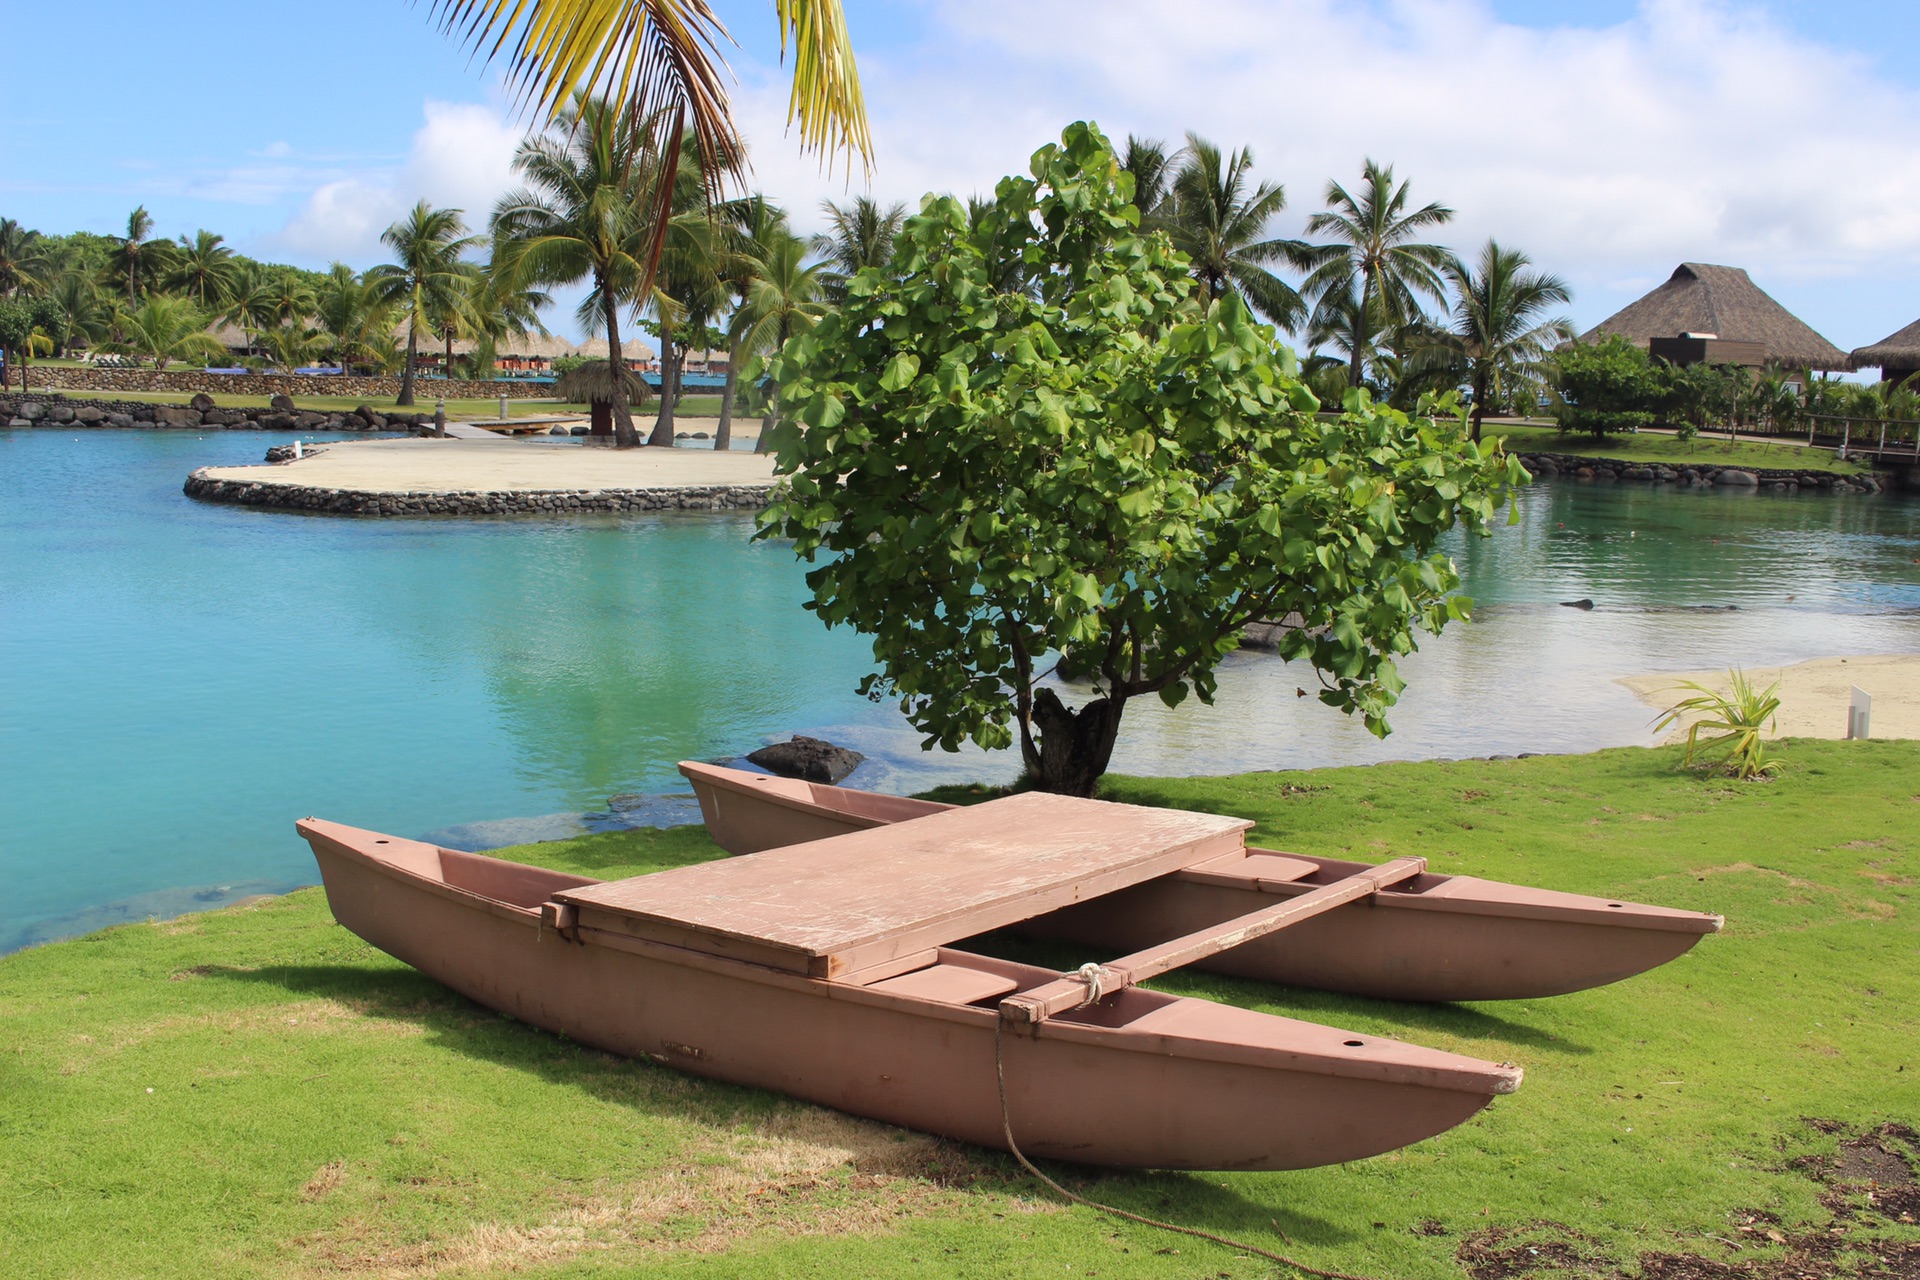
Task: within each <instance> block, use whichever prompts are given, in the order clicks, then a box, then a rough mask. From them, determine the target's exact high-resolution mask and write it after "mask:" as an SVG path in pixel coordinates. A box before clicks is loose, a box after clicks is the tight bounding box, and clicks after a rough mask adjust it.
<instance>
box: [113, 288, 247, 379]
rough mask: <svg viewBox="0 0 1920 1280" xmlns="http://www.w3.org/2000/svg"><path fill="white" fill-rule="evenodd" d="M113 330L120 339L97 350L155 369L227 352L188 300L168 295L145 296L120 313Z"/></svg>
mask: <svg viewBox="0 0 1920 1280" xmlns="http://www.w3.org/2000/svg"><path fill="white" fill-rule="evenodd" d="M115 327H116V328H117V329H118V330H119V333H120V336H119V337H118V338H116V339H115V340H114V341H112V342H109V343H106V344H104V345H103V346H102V347H101V350H103V351H119V352H125V353H126V354H128V355H136V356H144V357H145V358H147V359H149V360H151V361H153V367H154V368H155V369H165V368H166V367H167V365H168V364H170V363H172V362H173V361H175V360H192V359H194V358H195V357H207V356H223V355H225V354H226V353H227V349H226V348H225V347H223V346H221V345H220V340H219V339H218V338H216V337H214V336H213V335H212V334H210V333H208V332H207V316H206V313H205V312H203V311H201V310H200V309H199V308H198V307H196V306H194V305H193V303H192V302H191V301H190V300H189V299H186V298H180V297H175V296H173V295H171V294H165V293H156V294H151V295H149V296H148V297H147V298H146V300H145V301H143V302H141V304H140V305H139V306H138V307H136V308H134V309H133V310H132V311H122V312H121V313H120V317H119V320H118V323H117V324H116V326H115Z"/></svg>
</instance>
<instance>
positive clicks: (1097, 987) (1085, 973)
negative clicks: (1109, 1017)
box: [1075, 960, 1107, 1009]
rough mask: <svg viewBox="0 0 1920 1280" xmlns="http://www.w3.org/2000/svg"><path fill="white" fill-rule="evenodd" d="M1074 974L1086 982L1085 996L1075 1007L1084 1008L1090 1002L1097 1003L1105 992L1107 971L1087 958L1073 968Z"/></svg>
mask: <svg viewBox="0 0 1920 1280" xmlns="http://www.w3.org/2000/svg"><path fill="white" fill-rule="evenodd" d="M1075 974H1076V976H1078V977H1079V979H1080V981H1082V982H1084V983H1086V984H1087V998H1086V999H1085V1000H1082V1001H1081V1002H1080V1003H1079V1004H1078V1005H1077V1006H1075V1007H1076V1008H1080V1009H1084V1008H1086V1007H1087V1006H1088V1005H1090V1004H1098V1003H1099V1002H1100V997H1102V996H1104V995H1106V994H1107V971H1106V970H1105V969H1103V968H1101V967H1100V966H1099V965H1097V964H1095V963H1094V962H1093V961H1091V960H1089V961H1087V962H1086V963H1085V964H1083V965H1081V966H1080V967H1079V969H1077V970H1075Z"/></svg>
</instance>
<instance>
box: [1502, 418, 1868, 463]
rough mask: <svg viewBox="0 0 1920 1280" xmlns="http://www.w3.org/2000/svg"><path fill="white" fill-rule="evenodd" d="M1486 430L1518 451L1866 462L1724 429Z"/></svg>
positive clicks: (1675, 459)
mask: <svg viewBox="0 0 1920 1280" xmlns="http://www.w3.org/2000/svg"><path fill="white" fill-rule="evenodd" d="M1486 434H1487V435H1495V436H1504V437H1505V438H1506V441H1507V448H1509V449H1512V450H1515V451H1516V452H1522V453H1570V454H1576V455H1578V456H1580V457H1583V458H1611V459H1616V460H1618V461H1621V462H1642V463H1655V462H1664V463H1666V464H1668V465H1669V466H1700V465H1702V464H1712V465H1714V466H1721V467H1771V468H1775V469H1778V470H1783V471H1784V470H1787V469H1789V468H1791V469H1793V470H1796V471H1831V472H1834V473H1836V474H1839V475H1858V474H1860V473H1862V472H1864V471H1867V470H1869V468H1867V467H1865V466H1863V465H1861V464H1860V463H1858V462H1841V461H1840V460H1838V459H1837V458H1835V457H1834V456H1833V451H1832V450H1831V449H1808V448H1803V447H1802V446H1800V445H1796V444H1788V443H1783V442H1772V441H1759V440H1744V439H1743V440H1740V441H1738V442H1737V443H1729V442H1728V441H1727V438H1726V436H1725V435H1724V434H1720V435H1697V436H1695V437H1694V438H1693V439H1691V440H1682V439H1680V438H1679V437H1678V436H1672V435H1666V434H1662V433H1657V432H1651V431H1643V432H1638V433H1636V434H1633V435H1616V436H1610V437H1608V438H1607V439H1606V440H1605V441H1604V442H1599V443H1596V442H1595V441H1594V438H1593V437H1592V436H1590V435H1587V434H1585V433H1584V432H1582V433H1579V434H1576V435H1564V434H1562V433H1561V431H1560V428H1558V427H1555V426H1533V425H1525V424H1520V423H1506V422H1500V423H1491V422H1490V423H1488V424H1487V425H1486Z"/></svg>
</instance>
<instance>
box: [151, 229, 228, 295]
mask: <svg viewBox="0 0 1920 1280" xmlns="http://www.w3.org/2000/svg"><path fill="white" fill-rule="evenodd" d="M225 241H226V237H224V236H217V235H215V234H213V232H211V231H206V230H201V231H196V232H194V235H193V239H191V240H189V239H187V237H185V236H181V237H180V248H179V249H178V250H177V251H176V252H175V253H174V255H173V260H172V261H171V262H170V263H169V264H168V267H167V274H166V277H165V285H166V287H167V288H169V289H177V290H179V291H180V292H182V293H186V294H190V295H192V297H193V300H194V303H195V304H196V305H197V306H198V307H199V308H200V309H201V310H202V311H207V310H211V309H216V308H218V307H221V306H224V305H225V304H226V302H227V300H228V299H229V298H231V297H232V296H233V291H234V287H235V286H236V285H237V284H238V283H239V281H240V272H239V268H238V264H237V263H236V262H235V261H234V256H233V250H231V249H229V248H227V246H226V243H225Z"/></svg>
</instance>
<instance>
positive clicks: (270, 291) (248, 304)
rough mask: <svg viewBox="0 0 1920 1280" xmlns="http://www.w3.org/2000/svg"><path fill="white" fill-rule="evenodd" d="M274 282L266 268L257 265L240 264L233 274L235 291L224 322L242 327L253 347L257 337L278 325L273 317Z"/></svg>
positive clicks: (228, 303) (224, 316)
mask: <svg viewBox="0 0 1920 1280" xmlns="http://www.w3.org/2000/svg"><path fill="white" fill-rule="evenodd" d="M274 294H275V282H274V279H273V276H272V275H271V274H270V273H269V272H268V271H267V269H266V268H265V267H263V266H261V265H260V264H259V263H257V262H241V263H240V264H239V267H238V269H237V270H236V271H235V273H234V281H233V287H232V292H231V293H230V294H229V295H228V297H227V309H226V312H225V313H224V314H223V315H222V316H221V319H223V320H225V321H227V322H228V323H229V324H235V325H238V326H239V327H240V331H241V332H242V333H244V334H246V336H247V346H248V348H249V349H251V348H252V347H253V339H254V335H255V334H257V333H258V332H260V330H262V329H271V328H272V327H273V326H274V324H275V323H277V321H276V319H275V315H274V301H275V299H274Z"/></svg>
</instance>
